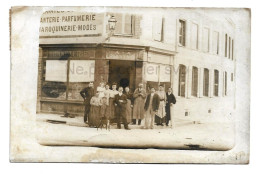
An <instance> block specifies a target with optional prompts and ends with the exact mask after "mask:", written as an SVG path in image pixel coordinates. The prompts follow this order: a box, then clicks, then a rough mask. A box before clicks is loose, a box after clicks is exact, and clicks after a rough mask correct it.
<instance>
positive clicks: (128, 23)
mask: <svg viewBox="0 0 260 175" xmlns="http://www.w3.org/2000/svg"><path fill="white" fill-rule="evenodd" d="M132 18H133V16H132V15H129V14H126V15H125V31H124V34H132V33H133V32H132Z"/></svg>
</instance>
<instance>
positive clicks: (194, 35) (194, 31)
mask: <svg viewBox="0 0 260 175" xmlns="http://www.w3.org/2000/svg"><path fill="white" fill-rule="evenodd" d="M191 48H192V49H198V24H194V23H193V24H192V31H191Z"/></svg>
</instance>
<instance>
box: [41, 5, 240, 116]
mask: <svg viewBox="0 0 260 175" xmlns="http://www.w3.org/2000/svg"><path fill="white" fill-rule="evenodd" d="M210 13H211V11H210V10H206V11H204V10H193V9H181V8H135V9H133V8H110V9H107V12H104V13H92V12H91V13H87V12H86V13H85V12H84V13H83V12H55V11H53V12H47V13H45V14H43V15H42V23H41V27H40V45H39V67H38V69H39V72H38V96H37V97H38V98H37V112H43V113H57V114H63V113H64V112H68V113H73V114H77V115H83V113H84V106H83V104H82V102H83V101H82V100H83V99H82V98H81V96H80V93H79V92H80V90H81V89H83V88H84V87H86V85H87V84H88V82H90V81H93V82H94V87H95V90H96V87H97V86H98V85H99V83H100V82H109V83H113V82H116V83H117V84H118V85H121V86H123V87H126V86H129V87H130V89H131V91H132V92H133V91H134V90H135V88H137V86H138V84H139V83H140V82H142V83H144V85H145V88H146V90H147V91H148V90H149V87H151V86H153V87H155V88H156V89H158V86H159V84H163V85H164V86H165V90H166V91H167V89H168V87H172V88H173V93H174V95H175V96H176V99H177V103H176V105H175V106H174V118H176V119H177V120H182V119H185V120H190V121H198V120H199V121H203V120H208V119H210V120H211V119H213V120H218V119H219V120H222V119H228V118H230V117H231V116H232V113H233V111H234V109H235V80H236V78H235V62H236V59H235V52H234V50H235V38H234V36H235V24H234V23H233V22H232V20H231V19H229V18H224V19H223V18H221V19H220V18H217V17H216V16H214V15H210ZM82 15H89V16H91V19H92V20H86V19H87V18H85V21H83V19H84V17H82ZM111 15H113V16H115V18H116V20H117V23H116V28H115V30H114V32H113V34H111V33H110V31H109V25H108V19H109V18H110V16H111ZM67 16H75V17H73V18H70V19H76V20H75V21H70V22H67V21H66V20H65V19H66V17H67ZM78 16H81V17H78ZM93 16H94V17H93ZM77 17H78V18H77ZM43 18H45V19H43ZM48 18H49V19H52V20H49V21H48ZM62 19H64V20H62ZM67 19H68V18H67ZM77 19H78V21H77ZM93 19H94V20H93Z"/></svg>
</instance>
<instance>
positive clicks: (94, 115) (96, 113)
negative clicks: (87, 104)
mask: <svg viewBox="0 0 260 175" xmlns="http://www.w3.org/2000/svg"><path fill="white" fill-rule="evenodd" d="M100 118H101V117H100V106H93V105H92V106H91V108H90V115H89V121H88V125H89V126H90V127H97V126H98V124H99V123H100Z"/></svg>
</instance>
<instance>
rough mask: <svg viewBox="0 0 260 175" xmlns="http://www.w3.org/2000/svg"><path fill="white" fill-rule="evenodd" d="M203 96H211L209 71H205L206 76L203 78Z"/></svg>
mask: <svg viewBox="0 0 260 175" xmlns="http://www.w3.org/2000/svg"><path fill="white" fill-rule="evenodd" d="M203 96H205V97H208V96H209V70H208V69H206V68H205V69H204V76H203Z"/></svg>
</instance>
